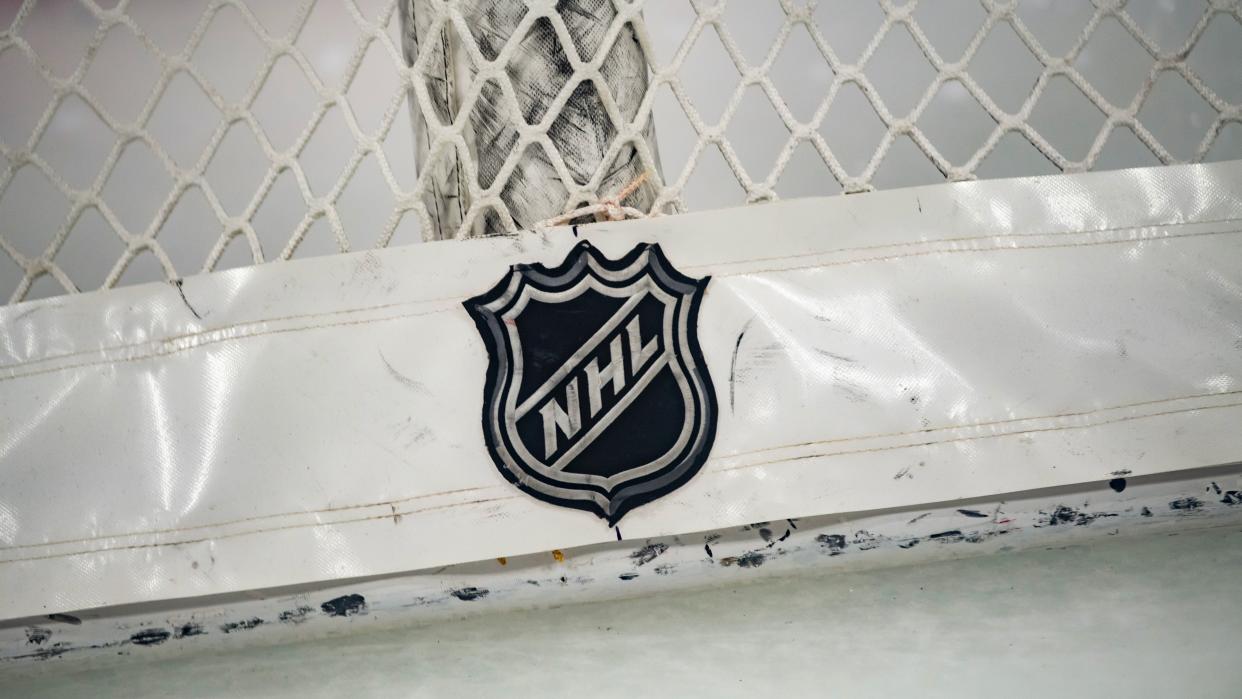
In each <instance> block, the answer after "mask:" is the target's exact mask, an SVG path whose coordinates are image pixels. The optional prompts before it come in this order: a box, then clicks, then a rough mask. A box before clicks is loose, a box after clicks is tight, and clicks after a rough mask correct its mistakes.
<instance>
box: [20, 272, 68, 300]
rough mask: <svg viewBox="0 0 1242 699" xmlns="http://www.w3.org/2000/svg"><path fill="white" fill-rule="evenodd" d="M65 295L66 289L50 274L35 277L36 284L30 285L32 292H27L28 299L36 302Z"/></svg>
mask: <svg viewBox="0 0 1242 699" xmlns="http://www.w3.org/2000/svg"><path fill="white" fill-rule="evenodd" d="M63 293H65V288H64V287H63V286H61V285H60V282H58V281H56V278H55V277H53V276H52V275H50V274H40V275H39V276H37V277H35V279H34V283H33V284H31V285H30V290H29V291H27V292H26V299H27V300H28V301H34V300H35V299H46V298H51V297H53V296H60V295H61V294H63Z"/></svg>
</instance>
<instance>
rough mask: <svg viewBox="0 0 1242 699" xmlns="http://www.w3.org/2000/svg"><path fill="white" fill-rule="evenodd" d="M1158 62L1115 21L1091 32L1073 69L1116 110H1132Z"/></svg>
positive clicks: (1108, 21)
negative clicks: (1130, 107) (1132, 103)
mask: <svg viewBox="0 0 1242 699" xmlns="http://www.w3.org/2000/svg"><path fill="white" fill-rule="evenodd" d="M1154 61H1155V59H1153V58H1152V56H1151V54H1149V53H1147V52H1146V51H1144V50H1143V48H1142V47H1141V46H1139V44H1138V41H1137V40H1136V39H1135V38H1134V36H1133V35H1131V34H1130V32H1129V31H1127V30H1126V28H1125V27H1123V26H1121V22H1119V21H1117V19H1116V18H1115V17H1106V18H1104V19H1103V20H1102V21H1101V22H1100V24H1099V25H1098V26H1097V27H1096V29H1095V31H1094V32H1092V34H1091V38H1090V39H1088V40H1087V45H1086V46H1085V47H1083V50H1082V53H1080V54H1078V58H1077V59H1076V60H1075V61H1074V67H1075V68H1077V69H1078V71H1079V72H1081V73H1082V74H1083V76H1084V77H1086V78H1087V80H1089V81H1090V82H1091V84H1092V85H1094V86H1095V88H1096V89H1097V90H1099V91H1100V94H1102V95H1104V98H1105V99H1107V100H1108V101H1109V102H1112V103H1113V105H1115V106H1117V107H1126V106H1129V104H1130V103H1131V102H1133V101H1134V97H1135V95H1136V94H1138V90H1139V87H1140V86H1142V84H1143V81H1144V80H1145V79H1147V75H1148V74H1149V73H1150V72H1151V67H1152V63H1154Z"/></svg>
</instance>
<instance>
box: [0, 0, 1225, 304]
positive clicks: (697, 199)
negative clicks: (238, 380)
mask: <svg viewBox="0 0 1242 699" xmlns="http://www.w3.org/2000/svg"><path fill="white" fill-rule="evenodd" d="M414 4H415V6H416V7H417V8H418V11H419V12H421V13H422V15H421V17H420V21H422V22H425V23H426V26H425V28H429V29H430V30H431V31H432V32H441V30H442V32H441V33H442V34H443V36H445V37H447V40H448V41H450V42H452V43H455V44H456V45H457V46H459V50H458V56H457V60H459V61H464V62H465V63H466V65H464V66H456V67H455V69H454V71H452V72H453V73H454V74H455V75H456V76H457V78H458V84H457V85H455V86H454V90H455V92H454V103H453V104H451V105H448V106H447V107H446V106H445V105H441V106H440V107H439V111H438V112H437V107H436V106H435V105H434V104H433V102H432V100H433V98H434V97H435V91H436V89H437V86H436V82H435V80H434V79H432V78H434V77H435V75H436V72H437V68H436V66H434V65H433V60H432V59H434V58H442V57H443V52H441V53H440V54H437V53H436V51H437V49H436V46H437V45H438V44H437V43H436V42H426V41H424V42H422V43H421V44H420V49H421V50H420V52H419V54H418V55H417V56H414V57H413V58H415V59H416V60H415V62H414V66H413V67H410V66H409V65H407V62H406V59H405V56H404V54H403V43H402V22H401V13H402V12H405V11H407V9H408V8H407V6H406V5H405V4H404V3H401V2H397V1H396V0H357V1H354V0H306V1H304V2H301V3H292V2H290V3H284V2H265V1H260V0H249V1H243V0H214V1H210V2H208V1H206V0H203V1H197V2H196V1H192V0H182V1H179V2H162V1H161V0H145V1H143V0H130V1H126V0H121V1H120V2H108V3H104V2H99V3H96V2H91V1H90V0H82V1H80V2H79V1H78V0H26V1H25V2H20V3H19V2H15V1H8V0H0V27H3V29H2V30H0V299H4V298H8V299H10V300H11V301H18V300H22V299H31V298H39V297H45V296H51V295H55V294H59V293H64V292H65V291H75V290H87V289H94V288H100V287H109V286H114V285H117V284H125V283H134V282H142V281H154V280H160V279H173V278H177V277H179V276H182V275H187V274H193V273H197V272H200V271H204V270H211V269H222V268H227V267H235V266H243V265H249V264H255V263H259V262H264V261H268V260H277V259H286V258H289V257H298V256H303V255H313V254H328V253H332V252H337V251H345V250H357V249H364V248H368V247H374V246H385V245H390V244H400V243H405V242H415V241H418V240H421V239H423V238H431V237H437V236H439V235H445V234H447V235H466V234H473V233H476V232H477V231H478V230H480V228H479V226H478V222H480V221H489V222H491V224H492V225H491V226H490V227H491V228H492V229H501V230H513V229H514V227H515V224H514V222H513V219H512V217H511V214H512V211H511V206H510V205H511V204H513V197H512V193H513V192H512V189H513V185H514V180H515V179H516V178H519V177H521V176H522V172H523V170H522V167H521V163H520V162H519V161H520V160H521V159H522V158H529V157H530V154H531V153H532V151H529V149H530V148H535V149H537V150H536V151H533V154H534V155H535V156H536V157H537V159H538V160H539V162H540V164H541V166H543V167H544V175H545V176H541V179H537V180H533V181H532V178H531V176H530V174H529V172H527V174H526V179H527V180H528V181H527V182H526V183H525V184H526V185H527V186H532V185H533V186H535V187H536V188H538V189H539V191H540V192H541V193H542V194H543V195H544V196H548V197H551V198H552V199H553V200H555V201H557V202H559V201H561V200H563V206H560V207H559V208H560V209H561V210H567V209H570V208H573V207H574V206H576V205H578V204H581V203H583V202H584V201H594V200H596V199H598V198H599V197H600V196H607V195H609V194H612V193H614V192H616V191H617V190H618V189H620V187H621V185H623V184H624V181H620V180H619V179H618V177H617V171H616V167H615V164H616V162H617V158H619V157H622V156H624V155H625V153H626V149H627V148H630V150H631V151H633V150H634V149H636V150H637V161H636V162H637V163H638V164H639V166H640V167H639V168H638V169H639V170H642V171H649V173H650V180H649V182H648V184H647V185H645V187H646V194H645V198H642V197H640V198H637V199H631V200H628V202H627V203H634V202H635V201H639V200H641V201H642V203H643V205H644V208H645V209H648V210H660V211H663V212H669V211H677V210H685V209H687V208H690V209H694V208H714V207H719V206H727V205H733V204H741V203H746V202H757V201H767V200H771V199H776V198H781V197H793V196H808V195H816V194H832V193H837V192H842V191H844V192H855V191H863V190H867V189H872V188H885V187H894V186H904V185H910V184H921V183H929V182H935V181H943V180H945V179H949V180H961V179H970V178H974V177H997V176H1012V175H1027V174H1044V173H1050V172H1057V171H1081V170H1088V169H1108V168H1116V167H1125V166H1133V165H1145V164H1158V163H1173V162H1183V161H1199V160H1204V159H1229V158H1237V157H1242V115H1240V107H1239V105H1240V104H1242V69H1240V66H1242V16H1240V12H1239V5H1238V2H1237V1H1236V0H1228V1H1225V0H1210V1H1209V0H1177V1H1176V2H1174V1H1173V0H1129V2H1125V1H1121V0H1094V1H1092V0H1023V1H1021V2H1000V1H999V0H952V1H950V0H923V2H917V1H914V2H908V3H899V2H896V1H893V0H878V1H875V2H873V1H871V0H865V1H864V0H838V1H835V2H830V1H827V0H824V1H821V2H818V3H816V2H814V1H813V0H812V1H811V2H805V3H804V2H796V1H795V0H753V1H744V0H732V1H726V0H721V1H720V2H717V3H712V2H708V1H706V0H675V1H674V0H652V1H651V2H647V3H644V2H641V1H639V2H634V3H627V2H623V1H622V0H614V1H612V2H610V0H576V1H575V0H561V1H560V2H554V1H553V0H546V1H540V0H529V1H528V2H527V3H525V7H523V6H521V5H520V3H517V2H516V1H515V0H502V4H509V5H511V6H513V7H518V8H519V9H518V11H517V12H518V16H517V17H515V18H514V23H513V26H512V33H511V34H508V35H504V36H497V35H495V34H494V33H491V34H486V35H480V36H476V35H475V33H477V32H478V29H479V27H480V24H479V23H478V22H477V21H474V22H473V23H472V21H471V20H477V18H475V17H471V18H470V20H468V19H467V17H465V16H463V12H462V8H461V7H460V6H459V5H458V4H456V3H447V4H446V3H444V2H441V1H440V0H414ZM584 8H585V9H588V10H590V11H591V12H593V13H595V14H596V16H599V12H600V11H601V8H602V9H604V10H606V16H608V17H609V18H610V20H609V22H608V26H606V27H600V28H596V30H591V31H584V30H583V29H582V27H581V26H579V25H575V24H574V22H575V20H574V18H573V17H572V16H570V15H569V14H565V13H575V12H579V11H581V10H583V9H584ZM566 18H568V22H567V21H566ZM571 29H572V31H571ZM533 33H538V34H541V38H540V41H539V42H538V46H539V47H540V49H539V50H545V49H546V50H549V51H553V52H555V51H560V55H557V56H555V57H554V58H555V60H556V61H558V62H560V63H561V64H562V65H567V66H568V67H569V68H570V70H569V75H568V77H566V78H565V79H564V80H559V81H557V84H554V85H552V86H551V89H550V90H549V89H544V88H546V87H547V86H542V87H541V89H544V93H546V94H545V97H546V101H545V102H544V103H541V104H540V105H539V106H538V108H537V109H532V103H531V94H532V90H531V89H530V85H528V84H524V83H523V82H522V80H523V78H524V73H523V71H522V70H521V66H520V65H516V64H515V61H518V60H519V59H520V58H521V56H522V55H523V53H524V52H526V53H529V52H530V51H531V50H532V49H531V48H530V47H531V40H530V37H532V34H533ZM575 37H578V43H576V44H575ZM583 37H589V40H587V41H584V40H582V38H583ZM622 41H636V42H637V46H638V52H639V53H638V56H639V58H640V59H642V60H644V61H645V62H646V63H647V64H648V69H647V71H646V75H645V76H636V75H634V74H632V73H631V74H630V75H629V77H628V78H626V76H618V75H617V71H612V72H610V71H609V70H608V66H609V65H610V63H609V56H610V55H611V54H612V53H613V52H614V51H616V50H618V48H617V47H618V45H619V44H620V43H621V42H622ZM548 47H551V48H548ZM564 47H569V50H566V49H565V48H564ZM613 58H614V59H615V56H613ZM632 59H633V55H631V56H630V60H632ZM443 68H444V66H443V65H441V66H439V68H438V70H441V71H442V70H443ZM442 77H443V76H442ZM584 80H585V81H588V82H587V83H584V82H583V81H584ZM584 84H585V85H589V86H590V90H591V91H592V95H590V99H591V103H592V105H595V106H594V108H595V109H597V110H598V111H602V112H603V113H605V114H606V115H607V117H606V119H604V120H601V124H602V127H601V128H600V129H599V130H598V132H597V133H595V134H594V135H593V136H592V137H593V138H595V139H596V140H600V139H603V141H604V142H601V143H600V147H601V151H603V152H602V153H600V154H598V155H597V156H596V161H597V162H591V163H588V164H589V165H590V167H588V168H585V170H584V164H583V162H582V161H581V159H580V158H578V159H571V160H570V162H567V159H566V158H564V157H562V153H561V152H560V149H561V148H563V147H564V144H563V143H560V142H558V140H557V139H555V138H551V137H549V131H550V130H551V131H553V132H555V129H553V128H552V127H553V125H554V124H555V123H556V121H557V119H558V118H560V117H561V116H562V112H563V111H564V109H565V105H567V104H571V103H572V100H574V99H577V98H576V97H575V96H574V95H575V92H577V93H578V96H579V97H581V94H582V93H581V89H582V88H583V85H584ZM429 85H430V87H429ZM634 85H639V86H640V87H641V88H642V89H641V90H640V91H639V92H638V93H637V94H634V92H633V88H634ZM489 86H490V87H489ZM615 93H624V94H622V95H621V97H617V96H616V94H615ZM419 105H421V109H420V108H419ZM412 108H413V109H414V110H416V113H415V114H414V115H412V114H411V109H412ZM483 108H486V109H489V110H491V111H492V112H495V115H496V117H495V118H496V119H497V120H498V121H499V125H498V126H497V125H496V124H495V123H493V124H492V126H493V128H495V129H496V132H495V133H492V134H491V135H492V136H496V135H498V134H499V135H504V136H505V137H506V139H508V140H505V141H504V143H505V145H506V147H507V148H508V149H509V150H510V151H511V152H512V155H511V156H509V157H504V158H502V159H501V161H500V162H494V163H492V164H490V165H487V166H486V167H485V168H484V170H483V171H481V170H480V169H479V167H478V162H477V160H478V155H479V153H478V148H479V143H478V140H477V139H478V136H479V134H477V133H476V134H475V140H472V139H471V138H470V137H469V136H470V134H469V133H468V132H469V131H470V130H471V129H472V128H476V129H477V125H478V123H477V121H472V120H475V119H476V116H475V113H476V112H477V110H479V109H483ZM417 113H422V114H423V115H427V117H428V118H427V120H426V123H425V126H423V127H422V128H424V129H425V131H424V132H423V133H422V134H421V135H422V136H423V137H424V138H422V139H421V140H420V143H416V139H415V136H414V134H415V133H416V131H418V129H419V128H420V123H421V122H420V120H419V118H418V117H417ZM446 115H447V117H448V118H447V119H445V118H442V117H444V116H446ZM528 118H529V119H530V120H531V121H532V122H534V123H533V124H528V123H527V119H528ZM652 127H654V132H655V140H654V147H652V146H651V145H650V144H649V143H648V142H647V140H646V138H645V137H646V136H648V135H649V134H650V129H651V128H652ZM420 144H421V145H420ZM420 148H421V149H422V152H427V153H430V154H432V159H429V162H431V161H432V160H434V159H436V158H440V159H444V158H447V159H452V161H453V163H454V167H456V168H458V170H457V171H454V173H453V176H454V177H455V178H456V181H457V184H458V185H459V186H460V194H461V200H460V202H459V203H458V208H459V214H460V216H459V218H460V221H454V222H453V227H452V229H451V230H445V229H444V222H443V220H442V219H441V218H440V217H439V216H438V215H437V212H435V211H434V207H435V197H436V194H437V192H436V191H432V187H433V185H434V184H435V177H433V176H432V173H435V172H436V171H437V168H435V167H422V164H419V163H416V162H415V160H416V158H415V154H416V152H419V150H420ZM657 151H658V157H657ZM433 164H434V162H433ZM416 165H417V166H418V168H417V169H416ZM549 173H550V175H549ZM441 174H443V170H442V169H441ZM480 175H482V178H481V179H482V182H483V184H480V181H481V180H480ZM622 179H624V180H625V181H628V180H629V179H630V178H629V177H628V176H626V177H624V178H622ZM429 201H430V202H431V207H432V208H429V205H428V202H429Z"/></svg>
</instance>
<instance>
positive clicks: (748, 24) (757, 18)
mask: <svg viewBox="0 0 1242 699" xmlns="http://www.w3.org/2000/svg"><path fill="white" fill-rule="evenodd" d="M723 19H724V25H725V27H727V28H728V31H729V35H730V36H731V37H733V41H734V42H735V43H737V46H738V49H739V50H740V51H741V52H742V58H743V59H745V61H746V63H747V64H749V65H752V66H757V65H760V64H761V63H763V61H764V59H765V58H767V55H768V51H769V50H770V49H771V48H772V44H773V43H774V42H775V41H776V35H777V33H778V32H780V30H781V25H782V24H784V23H785V12H784V11H783V10H781V6H780V5H778V4H776V3H774V2H771V3H746V2H730V3H729V4H728V5H726V6H725V10H724V14H723Z"/></svg>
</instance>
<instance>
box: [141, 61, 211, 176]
mask: <svg viewBox="0 0 1242 699" xmlns="http://www.w3.org/2000/svg"><path fill="white" fill-rule="evenodd" d="M219 126H220V111H219V110H218V109H216V106H215V105H214V104H213V103H212V102H211V100H210V99H208V98H207V95H206V94H204V93H203V90H202V88H200V87H199V86H198V84H197V83H195V82H194V79H193V78H191V77H190V76H189V75H188V74H187V73H185V72H181V71H179V72H177V74H176V75H174V76H173V77H172V79H171V80H170V81H169V83H168V86H167V87H166V88H165V89H164V94H163V96H162V97H161V98H160V101H159V103H158V104H157V105H156V107H155V111H154V112H153V113H152V114H151V119H150V120H149V121H148V123H147V130H148V131H149V132H150V133H151V135H152V136H153V137H154V138H155V140H157V141H158V142H159V144H160V146H162V147H163V148H164V150H165V151H167V152H168V155H169V156H170V157H171V158H172V159H173V160H175V161H176V162H177V164H178V165H180V166H181V167H190V166H191V165H193V164H194V163H195V162H196V161H197V160H198V159H199V156H200V155H201V154H202V153H203V149H204V148H206V147H207V143H208V142H209V141H210V140H211V136H212V134H213V133H214V132H215V130H216V129H217V128H219Z"/></svg>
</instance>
